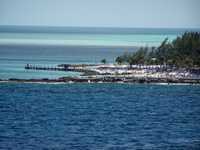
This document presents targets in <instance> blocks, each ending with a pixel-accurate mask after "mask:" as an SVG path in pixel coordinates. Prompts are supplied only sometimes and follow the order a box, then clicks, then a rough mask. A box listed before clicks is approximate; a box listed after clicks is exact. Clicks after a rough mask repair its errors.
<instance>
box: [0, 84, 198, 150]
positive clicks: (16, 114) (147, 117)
mask: <svg viewBox="0 0 200 150" xmlns="http://www.w3.org/2000/svg"><path fill="white" fill-rule="evenodd" d="M199 124H200V86H192V85H150V84H148V85H139V84H58V85H54V84H11V83H1V84H0V149H15V150H23V149H26V150H29V149H70V150H83V149H84V150H90V149H91V150H94V149H95V150H96V149H105V150H111V149H112V150H113V149H120V150H121V149H122V150H133V149H154V150H158V149H159V150H160V149H176V150H183V149H184V150H188V149H189V150H190V149H191V150H193V149H194V150H197V149H199V148H200V126H199Z"/></svg>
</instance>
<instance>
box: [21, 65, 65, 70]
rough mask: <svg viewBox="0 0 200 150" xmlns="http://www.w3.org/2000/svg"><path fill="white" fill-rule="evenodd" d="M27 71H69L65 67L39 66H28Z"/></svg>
mask: <svg viewBox="0 0 200 150" xmlns="http://www.w3.org/2000/svg"><path fill="white" fill-rule="evenodd" d="M25 69H27V70H49V71H67V70H66V68H64V67H49V66H48V67H46V66H39V65H38V66H37V65H31V64H26V66H25Z"/></svg>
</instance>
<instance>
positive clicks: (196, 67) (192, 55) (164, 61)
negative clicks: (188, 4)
mask: <svg viewBox="0 0 200 150" xmlns="http://www.w3.org/2000/svg"><path fill="white" fill-rule="evenodd" d="M25 69H34V70H46V71H74V72H81V75H80V76H77V77H61V78H58V79H46V78H45V79H15V78H12V79H8V80H0V81H1V82H45V83H55V82H57V83H168V84H170V83H187V84H188V83H189V84H200V33H199V32H186V33H184V34H183V35H181V36H179V37H177V38H176V39H175V40H173V41H168V39H165V40H164V41H163V42H162V43H161V45H160V46H158V47H147V46H146V47H140V48H139V49H138V50H137V51H135V52H132V53H127V52H125V53H124V54H122V55H121V56H118V57H117V58H116V60H115V63H107V60H106V59H104V58H103V59H102V60H101V62H100V63H99V64H58V65H57V67H43V66H36V65H33V64H27V65H26V66H25Z"/></svg>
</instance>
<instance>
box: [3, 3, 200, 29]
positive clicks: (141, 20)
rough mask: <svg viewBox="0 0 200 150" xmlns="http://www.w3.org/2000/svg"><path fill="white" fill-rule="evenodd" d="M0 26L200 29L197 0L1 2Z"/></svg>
mask: <svg viewBox="0 0 200 150" xmlns="http://www.w3.org/2000/svg"><path fill="white" fill-rule="evenodd" d="M0 25H31V26H36V25H37V26H83V27H122V28H125V27H145V28H200V0H0Z"/></svg>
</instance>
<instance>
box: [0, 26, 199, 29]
mask: <svg viewBox="0 0 200 150" xmlns="http://www.w3.org/2000/svg"><path fill="white" fill-rule="evenodd" d="M0 27H36V28H37V27H47V28H108V29H109V28H112V29H200V27H118V26H54V25H0Z"/></svg>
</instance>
